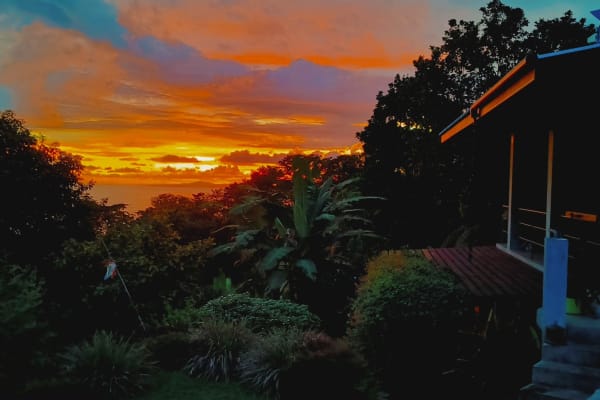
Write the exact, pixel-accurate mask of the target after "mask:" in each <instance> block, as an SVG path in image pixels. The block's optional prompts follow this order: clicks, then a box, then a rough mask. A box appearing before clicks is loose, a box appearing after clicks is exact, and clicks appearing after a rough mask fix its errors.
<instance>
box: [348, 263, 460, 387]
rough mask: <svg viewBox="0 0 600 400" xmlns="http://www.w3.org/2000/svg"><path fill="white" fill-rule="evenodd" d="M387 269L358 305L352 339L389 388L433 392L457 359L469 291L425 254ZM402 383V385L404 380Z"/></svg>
mask: <svg viewBox="0 0 600 400" xmlns="http://www.w3.org/2000/svg"><path fill="white" fill-rule="evenodd" d="M405 256H406V258H405V260H404V265H403V266H402V267H400V268H396V269H392V268H389V269H385V268H384V269H381V270H380V271H379V272H378V273H377V275H376V276H374V277H373V279H372V280H369V281H365V282H364V283H363V284H362V285H361V287H360V288H359V290H358V295H357V298H356V300H355V302H354V303H353V307H352V318H351V326H350V329H349V337H350V338H351V340H352V341H353V343H354V344H356V345H357V346H358V348H359V349H360V350H361V352H362V353H363V354H364V356H365V358H366V360H367V362H368V363H369V365H370V367H371V368H372V369H373V370H374V371H376V373H377V374H378V375H379V377H380V378H381V379H382V381H383V387H384V389H386V390H388V391H390V392H391V393H393V390H398V388H400V387H402V390H403V391H404V390H407V389H408V388H411V387H413V388H417V389H425V390H430V389H433V388H435V387H436V385H435V384H432V382H434V380H435V379H436V377H440V376H441V372H442V371H443V370H444V369H445V368H447V367H448V366H449V365H451V364H452V363H453V362H454V359H455V343H456V333H457V330H458V328H459V327H460V325H461V323H462V319H463V317H464V316H465V315H466V312H467V310H468V309H469V307H468V304H467V303H468V302H467V300H468V298H469V297H468V292H467V291H466V290H465V289H464V288H463V287H462V286H461V285H460V284H459V282H458V280H457V278H456V277H455V276H454V275H452V274H451V273H450V272H448V271H446V270H441V269H439V268H437V267H436V266H434V265H432V264H431V263H429V262H428V261H427V260H425V259H424V258H423V257H422V256H419V255H414V254H411V253H409V252H407V253H406V254H405ZM399 379H401V380H402V383H400V382H399Z"/></svg>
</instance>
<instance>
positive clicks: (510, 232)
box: [506, 134, 515, 250]
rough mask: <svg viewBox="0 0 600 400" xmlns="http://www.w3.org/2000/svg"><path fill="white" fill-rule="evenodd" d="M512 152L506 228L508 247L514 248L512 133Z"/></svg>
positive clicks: (512, 143) (512, 146)
mask: <svg viewBox="0 0 600 400" xmlns="http://www.w3.org/2000/svg"><path fill="white" fill-rule="evenodd" d="M509 151H510V153H509V161H508V224H507V228H506V248H507V249H508V250H511V249H512V248H513V243H512V242H513V226H512V224H513V174H514V171H515V168H514V165H515V135H514V134H512V135H510V150H509Z"/></svg>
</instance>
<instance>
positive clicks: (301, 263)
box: [296, 258, 317, 281]
mask: <svg viewBox="0 0 600 400" xmlns="http://www.w3.org/2000/svg"><path fill="white" fill-rule="evenodd" d="M296 267H298V268H300V269H301V270H302V271H304V274H305V275H306V276H307V277H308V278H310V279H312V280H313V281H314V280H315V279H317V266H316V265H315V263H314V262H313V261H312V260H309V259H308V258H301V259H299V260H298V261H296Z"/></svg>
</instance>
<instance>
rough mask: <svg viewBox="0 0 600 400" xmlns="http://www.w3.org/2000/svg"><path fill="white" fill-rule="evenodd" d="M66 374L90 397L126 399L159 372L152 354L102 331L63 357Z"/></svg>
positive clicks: (68, 351)
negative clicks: (151, 356)
mask: <svg viewBox="0 0 600 400" xmlns="http://www.w3.org/2000/svg"><path fill="white" fill-rule="evenodd" d="M61 358H62V360H63V373H64V374H65V376H66V378H67V379H69V380H70V381H71V383H72V384H74V386H75V387H77V388H78V389H79V390H81V391H83V392H85V393H86V394H87V395H89V396H91V397H94V398H95V397H106V398H123V397H131V396H132V395H134V394H136V393H138V392H141V391H142V390H144V389H145V388H146V386H147V385H148V384H149V383H150V382H149V378H150V376H151V375H152V374H153V373H154V372H155V371H156V366H155V362H154V361H153V360H151V358H150V352H149V351H148V349H147V348H146V347H145V346H144V345H143V344H141V343H132V342H130V341H128V340H125V339H123V338H120V337H117V336H113V334H112V333H110V332H105V331H99V332H96V333H95V334H94V336H93V337H92V339H91V340H90V341H85V342H83V343H81V344H77V345H73V346H71V347H69V348H68V349H67V351H66V352H65V353H63V354H62V355H61Z"/></svg>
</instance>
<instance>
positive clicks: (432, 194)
mask: <svg viewBox="0 0 600 400" xmlns="http://www.w3.org/2000/svg"><path fill="white" fill-rule="evenodd" d="M480 11H481V13H482V17H481V20H480V21H477V22H475V21H465V20H460V21H457V20H455V19H452V20H450V21H449V26H448V29H447V30H446V31H445V32H444V36H443V38H442V41H443V43H442V45H440V46H431V47H430V50H431V52H430V55H429V56H428V57H426V56H420V57H419V58H418V59H417V60H415V61H414V62H413V65H414V67H415V73H414V75H405V76H400V75H396V77H395V78H394V79H393V81H392V82H391V83H390V84H389V87H388V90H387V92H383V91H380V92H379V93H378V94H377V97H376V105H375V108H374V110H373V114H372V116H371V118H370V119H369V122H368V125H367V126H366V127H365V128H364V129H363V130H362V131H360V132H358V133H357V137H358V139H359V140H360V141H361V142H362V143H363V148H364V152H365V166H364V177H365V179H364V180H363V182H364V185H363V192H364V194H367V195H379V196H384V197H386V198H388V199H389V200H390V201H389V202H387V203H385V204H383V205H382V207H381V209H380V210H377V211H376V212H374V213H373V218H374V222H375V224H376V227H377V231H378V232H380V233H382V234H384V235H386V236H387V237H389V239H390V241H391V243H390V247H396V248H397V247H400V246H404V245H407V246H409V247H413V248H414V247H426V246H434V247H435V246H439V244H440V243H441V242H442V240H443V239H444V238H445V236H446V235H447V234H448V233H449V232H451V231H452V230H454V229H456V227H457V226H459V225H473V224H476V223H479V221H481V220H482V219H483V217H486V216H489V215H490V214H492V215H494V213H498V212H499V211H498V210H499V208H498V207H497V204H496V202H497V201H498V198H499V197H498V196H497V193H496V192H494V190H493V189H494V188H493V187H486V186H485V185H484V183H485V180H484V179H482V178H480V177H481V176H482V174H478V173H477V171H478V169H480V168H478V167H480V166H481V163H480V162H479V161H478V160H477V159H476V156H477V148H476V147H473V146H476V143H468V142H467V143H462V145H461V146H458V147H456V145H455V144H452V143H445V144H444V145H443V146H442V145H441V143H440V140H439V138H438V133H439V132H440V131H441V130H442V129H443V128H444V127H445V126H447V125H448V124H449V123H450V122H451V121H453V120H454V119H455V118H456V117H458V116H459V115H460V114H461V113H462V111H463V110H465V109H466V108H467V107H469V106H470V105H471V103H472V102H473V101H474V100H476V99H477V98H478V97H479V96H480V95H482V94H483V93H484V92H485V91H486V90H487V89H488V88H490V87H491V86H492V85H493V84H494V83H496V82H497V81H498V79H500V77H502V76H503V75H504V74H505V73H506V72H508V71H509V70H510V69H511V68H512V67H513V66H515V65H516V64H517V63H518V62H519V61H520V60H522V59H523V58H524V57H525V56H526V55H527V54H528V52H537V53H546V52H552V51H556V50H564V49H567V48H573V47H577V46H582V45H586V44H587V38H588V37H589V36H590V35H592V33H593V32H594V26H593V25H589V24H586V23H585V19H581V20H579V21H576V20H575V19H574V18H573V14H572V12H570V11H567V12H566V13H565V14H564V16H563V17H561V18H557V19H551V20H544V19H541V20H539V21H537V22H536V23H535V28H534V29H533V30H531V31H528V30H527V27H528V25H529V21H528V20H527V19H526V18H525V16H524V13H523V10H522V9H520V8H512V7H510V6H507V5H505V4H504V3H502V2H501V1H500V0H492V1H490V2H489V3H487V4H486V6H485V7H482V8H481V9H480ZM496 186H497V185H496ZM487 223H488V222H487V221H486V224H487ZM495 223H497V220H495V219H491V220H489V224H491V225H493V224H495ZM496 228H497V226H491V227H489V229H488V227H487V226H486V227H485V229H481V230H480V231H479V232H478V236H479V238H478V240H479V241H480V242H493V240H494V239H495V236H493V233H492V232H495V231H496Z"/></svg>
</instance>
